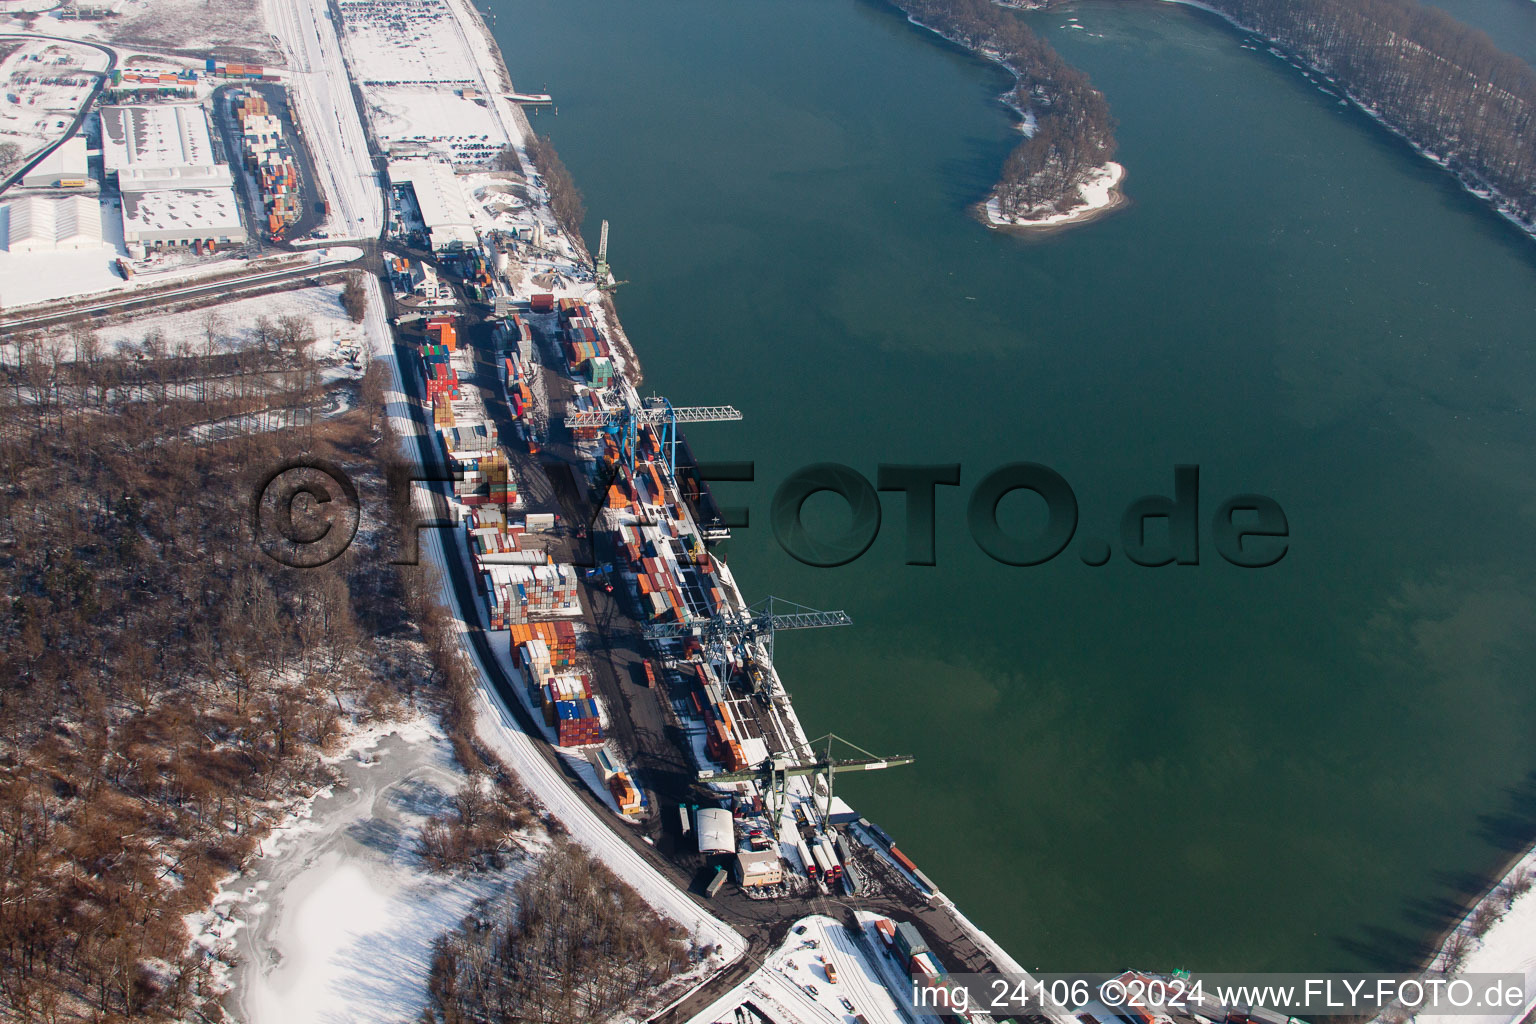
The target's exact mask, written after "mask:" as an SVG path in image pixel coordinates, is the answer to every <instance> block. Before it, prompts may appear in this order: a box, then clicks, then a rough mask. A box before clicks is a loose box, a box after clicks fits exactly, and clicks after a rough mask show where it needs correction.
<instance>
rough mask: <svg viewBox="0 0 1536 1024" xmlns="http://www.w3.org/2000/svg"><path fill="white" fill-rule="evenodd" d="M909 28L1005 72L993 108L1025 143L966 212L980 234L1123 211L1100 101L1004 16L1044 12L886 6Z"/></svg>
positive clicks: (933, 4)
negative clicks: (1005, 85)
mask: <svg viewBox="0 0 1536 1024" xmlns="http://www.w3.org/2000/svg"><path fill="white" fill-rule="evenodd" d="M890 3H891V5H892V6H894V7H896V8H897V9H898V10H900V11H901V12H903V13H904V14H906V16H907V18H908V20H909V21H911V22H912V23H913V24H915V25H917V26H919V27H921V28H925V29H927V30H928V31H930V32H934V33H936V34H938V35H940V36H942V37H943V38H945V39H947V40H949V41H950V42H952V43H955V44H956V45H958V46H963V47H965V48H966V49H967V50H970V51H971V52H972V53H974V54H977V55H978V56H981V57H985V58H987V59H988V60H992V61H995V62H997V63H998V64H1001V65H1002V66H1003V67H1005V68H1007V69H1008V70H1009V71H1010V72H1012V74H1013V76H1014V79H1015V82H1014V87H1013V89H1012V90H1010V91H1009V92H1008V93H1006V94H1005V95H1004V96H1003V100H1004V102H1005V103H1007V104H1008V105H1009V106H1010V107H1012V108H1013V109H1014V110H1015V111H1016V112H1018V114H1019V115H1020V117H1021V118H1022V119H1023V120H1022V122H1021V124H1020V130H1021V131H1023V133H1024V135H1025V138H1024V141H1023V142H1020V143H1019V144H1018V145H1017V146H1016V147H1014V150H1013V152H1011V153H1009V154H1008V157H1007V159H1006V160H1004V161H1003V167H1002V170H1001V171H1000V172H999V176H998V182H997V184H996V185H994V186H993V187H992V191H991V193H990V194H989V195H988V196H987V198H986V199H985V200H983V201H982V202H980V203H978V204H977V205H976V206H975V207H974V210H975V212H976V214H977V216H978V217H979V218H980V219H981V220H982V222H983V223H985V224H987V225H988V226H989V227H994V228H1003V229H1008V230H1017V231H1027V232H1037V231H1055V230H1059V229H1061V228H1064V227H1067V226H1069V225H1072V224H1079V223H1083V222H1085V221H1088V220H1091V219H1095V218H1097V217H1099V216H1102V215H1103V214H1105V213H1108V212H1110V211H1111V210H1114V209H1116V208H1118V207H1119V206H1121V205H1123V203H1124V196H1123V195H1122V194H1121V192H1120V183H1121V182H1122V181H1123V179H1124V175H1125V169H1124V168H1123V167H1121V166H1120V165H1119V164H1117V163H1114V162H1113V160H1112V159H1111V158H1112V157H1113V156H1114V154H1115V122H1114V118H1113V117H1112V116H1111V114H1110V112H1109V103H1108V102H1107V101H1106V100H1105V99H1104V94H1103V93H1101V92H1099V91H1098V90H1097V89H1095V88H1094V87H1093V84H1092V83H1091V82H1090V81H1089V80H1088V76H1087V75H1085V74H1084V73H1083V72H1081V71H1079V70H1077V69H1076V68H1074V67H1072V66H1071V65H1069V64H1068V63H1067V62H1066V61H1064V60H1063V59H1062V58H1061V55H1060V54H1058V53H1057V52H1056V51H1055V50H1054V49H1052V48H1051V46H1050V44H1049V43H1047V42H1046V41H1045V40H1044V39H1042V38H1041V37H1040V36H1038V35H1036V34H1035V33H1034V32H1033V31H1031V30H1030V28H1029V27H1028V26H1027V25H1025V24H1024V23H1023V22H1022V21H1020V20H1019V18H1018V17H1017V16H1016V15H1015V14H1014V13H1013V10H1014V9H1025V8H1030V7H1038V6H1044V5H1043V4H1038V3H1023V2H1020V0H1012V2H1004V0H890Z"/></svg>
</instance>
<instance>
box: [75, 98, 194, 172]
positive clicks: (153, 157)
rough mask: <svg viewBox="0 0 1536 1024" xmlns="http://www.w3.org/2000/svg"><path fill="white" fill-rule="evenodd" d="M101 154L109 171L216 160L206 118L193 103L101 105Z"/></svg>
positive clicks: (175, 165) (166, 166)
mask: <svg viewBox="0 0 1536 1024" xmlns="http://www.w3.org/2000/svg"><path fill="white" fill-rule="evenodd" d="M101 157H102V164H103V166H104V167H105V168H106V170H107V172H108V173H112V172H114V171H121V170H123V169H125V168H132V167H139V168H154V169H165V168H173V167H212V166H214V165H215V164H217V163H218V160H217V159H216V158H215V157H214V149H213V139H212V136H211V135H210V134H209V131H208V118H207V116H206V115H204V113H203V108H202V107H201V106H199V105H198V104H196V103H167V104H157V105H135V106H112V107H102V108H101Z"/></svg>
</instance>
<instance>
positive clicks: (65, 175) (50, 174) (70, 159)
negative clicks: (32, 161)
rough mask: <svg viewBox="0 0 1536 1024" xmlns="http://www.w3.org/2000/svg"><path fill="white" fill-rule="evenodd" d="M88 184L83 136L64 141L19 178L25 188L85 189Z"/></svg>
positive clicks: (88, 177)
mask: <svg viewBox="0 0 1536 1024" xmlns="http://www.w3.org/2000/svg"><path fill="white" fill-rule="evenodd" d="M89 182H90V176H89V173H88V165H87V159H86V151H85V136H83V135H75V136H71V137H70V138H68V139H65V140H64V141H63V142H62V143H60V145H59V146H58V148H57V149H55V150H54V151H53V152H52V153H49V154H48V155H47V156H45V157H43V158H42V159H41V160H39V161H38V162H37V166H36V167H34V168H32V169H31V170H30V171H28V172H27V173H26V174H24V175H22V177H21V183H22V185H23V186H25V187H27V188H85V187H86V185H87V184H89Z"/></svg>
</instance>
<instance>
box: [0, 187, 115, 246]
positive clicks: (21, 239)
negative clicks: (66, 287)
mask: <svg viewBox="0 0 1536 1024" xmlns="http://www.w3.org/2000/svg"><path fill="white" fill-rule="evenodd" d="M0 225H3V228H4V239H5V249H6V251H7V252H60V251H71V250H79V249H100V248H102V247H103V246H105V244H106V242H105V240H104V239H103V238H102V234H101V204H100V203H99V202H97V201H96V199H95V197H93V196H68V197H66V198H64V199H45V198H43V197H41V196H28V197H27V198H25V199H18V200H16V201H15V202H12V203H6V204H5V207H4V216H3V217H0Z"/></svg>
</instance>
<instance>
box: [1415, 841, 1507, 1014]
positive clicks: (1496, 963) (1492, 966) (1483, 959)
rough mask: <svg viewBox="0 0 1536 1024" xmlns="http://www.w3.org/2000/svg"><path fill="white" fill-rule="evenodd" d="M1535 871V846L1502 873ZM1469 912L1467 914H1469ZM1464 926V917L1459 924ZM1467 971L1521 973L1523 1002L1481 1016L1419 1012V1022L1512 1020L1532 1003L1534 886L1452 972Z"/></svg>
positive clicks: (1463, 973)
mask: <svg viewBox="0 0 1536 1024" xmlns="http://www.w3.org/2000/svg"><path fill="white" fill-rule="evenodd" d="M1521 871H1526V872H1530V871H1536V850H1531V851H1530V852H1528V853H1527V854H1526V855H1525V856H1524V857H1523V858H1521V859H1520V861H1519V863H1517V864H1516V865H1515V866H1514V867H1513V868H1511V869H1510V871H1509V873H1508V874H1506V875H1505V876H1504V877H1505V878H1506V879H1508V878H1512V877H1514V876H1515V874H1516V873H1517V872H1521ZM1471 916H1472V915H1471V914H1468V915H1467V917H1468V918H1470V917H1471ZM1466 926H1467V923H1466V921H1465V920H1464V921H1463V922H1462V924H1461V927H1462V928H1465V927H1466ZM1456 973H1457V974H1460V975H1469V974H1521V975H1524V976H1525V985H1524V991H1525V996H1526V1004H1525V1005H1524V1006H1522V1007H1519V1008H1518V1009H1513V1010H1510V1011H1508V1012H1503V1013H1497V1014H1488V1015H1483V1016H1467V1015H1464V1014H1463V1015H1454V1016H1437V1015H1430V1014H1422V1015H1420V1016H1419V1017H1418V1018H1416V1019H1417V1020H1418V1021H1419V1024H1514V1022H1516V1021H1519V1020H1522V1019H1523V1018H1524V1017H1525V1015H1526V1014H1527V1013H1529V1012H1530V1010H1531V1008H1532V1007H1533V1006H1536V887H1533V888H1532V889H1531V890H1530V891H1528V892H1526V893H1525V895H1523V896H1520V897H1518V898H1517V899H1516V900H1515V902H1514V904H1513V905H1512V906H1511V907H1510V908H1509V910H1508V912H1506V913H1505V914H1504V916H1503V917H1501V918H1499V920H1498V922H1497V923H1495V924H1494V925H1493V927H1492V928H1490V929H1488V932H1487V933H1486V934H1485V935H1484V936H1483V937H1482V938H1481V939H1479V940H1476V945H1475V946H1474V947H1473V949H1472V952H1471V953H1470V954H1469V955H1468V956H1467V957H1466V958H1465V959H1464V960H1463V961H1462V964H1461V968H1460V970H1458V971H1457V972H1456Z"/></svg>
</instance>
